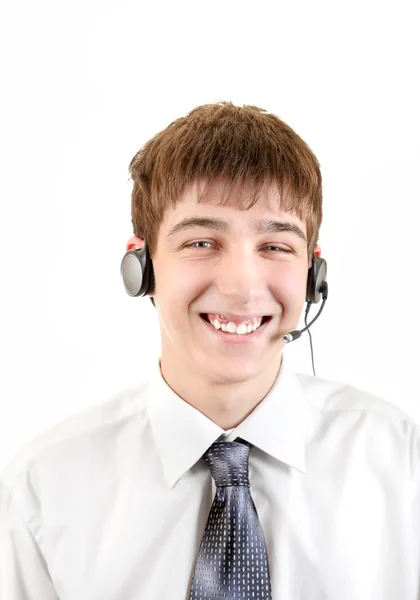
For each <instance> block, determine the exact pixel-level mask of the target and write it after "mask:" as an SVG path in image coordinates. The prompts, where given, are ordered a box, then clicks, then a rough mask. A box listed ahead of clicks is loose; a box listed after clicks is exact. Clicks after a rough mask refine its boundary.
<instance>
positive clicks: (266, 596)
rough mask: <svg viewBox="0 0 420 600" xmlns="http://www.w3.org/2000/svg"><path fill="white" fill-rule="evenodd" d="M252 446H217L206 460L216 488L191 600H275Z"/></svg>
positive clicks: (205, 456)
mask: <svg viewBox="0 0 420 600" xmlns="http://www.w3.org/2000/svg"><path fill="white" fill-rule="evenodd" d="M251 446H252V445H251V444H249V443H248V442H246V441H245V440H242V439H241V438H238V440H237V441H235V442H219V441H217V442H214V443H213V444H212V445H211V446H210V448H209V449H208V450H207V452H205V454H204V456H203V458H204V460H205V461H206V463H207V466H208V468H209V469H210V473H211V475H212V477H213V479H214V481H215V483H216V495H215V497H214V500H213V504H212V507H211V510H210V514H209V517H208V520H207V524H206V528H205V530H204V535H203V539H202V541H201V546H200V550H199V553H198V558H197V562H196V565H195V570H194V574H193V578H192V584H191V590H190V600H204V599H205V600H210V599H213V600H218V599H224V600H231V599H232V600H233V599H235V600H240V599H241V600H248V599H249V600H262V599H263V600H271V583H270V570H269V565H268V559H267V550H266V546H265V539H264V533H263V530H262V527H261V524H260V521H259V519H258V514H257V511H256V508H255V505H254V501H253V500H252V497H251V493H250V489H249V479H248V458H249V451H250V447H251Z"/></svg>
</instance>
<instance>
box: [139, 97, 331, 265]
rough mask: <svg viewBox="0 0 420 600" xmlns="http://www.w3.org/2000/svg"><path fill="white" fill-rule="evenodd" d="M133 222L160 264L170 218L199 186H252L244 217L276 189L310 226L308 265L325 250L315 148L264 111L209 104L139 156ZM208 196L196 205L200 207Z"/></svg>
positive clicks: (169, 129) (174, 124)
mask: <svg viewBox="0 0 420 600" xmlns="http://www.w3.org/2000/svg"><path fill="white" fill-rule="evenodd" d="M129 172H130V175H131V178H132V180H133V183H134V185H133V191H132V198H131V216H132V224H133V230H134V235H136V236H139V237H141V238H143V239H145V240H146V243H147V246H148V248H149V252H150V256H151V257H153V255H154V252H155V249H156V243H157V235H158V231H159V226H160V223H161V221H162V218H163V215H164V212H165V210H166V208H167V207H168V206H169V203H172V206H173V207H175V206H176V202H177V200H178V199H179V197H180V195H181V194H182V191H183V189H184V187H185V185H186V184H188V183H190V182H191V181H193V180H196V179H197V180H203V181H204V180H206V181H207V182H208V183H210V184H211V183H212V181H214V180H216V179H222V178H223V179H224V180H227V181H228V182H230V184H231V185H230V187H229V193H228V195H227V196H226V195H225V194H223V195H222V196H221V199H220V203H219V205H225V204H227V202H228V201H229V197H230V191H231V190H232V187H233V186H234V185H235V184H236V183H242V182H247V183H251V184H252V186H251V187H252V189H253V190H254V193H253V195H252V197H251V198H250V202H249V203H248V204H246V203H245V198H243V200H242V201H241V206H239V207H238V208H240V209H241V210H246V209H248V208H251V207H252V206H254V205H255V204H256V202H257V201H258V199H259V197H260V196H259V194H260V193H261V191H263V189H264V188H265V186H266V185H270V184H272V183H275V184H277V187H278V190H279V194H280V199H281V203H282V204H283V198H284V195H283V191H284V190H286V191H287V192H288V193H287V198H288V204H287V206H284V207H283V209H284V210H286V211H291V212H294V213H295V214H296V215H297V216H298V218H300V219H301V220H302V221H304V222H305V221H306V227H307V239H308V259H309V264H312V255H313V251H314V248H315V246H316V244H317V243H318V235H319V228H320V226H321V222H322V178H321V172H320V168H319V163H318V161H317V159H316V157H315V155H314V154H313V152H312V151H311V149H310V148H309V146H308V145H307V144H306V143H305V142H304V141H303V140H302V139H301V138H300V137H299V136H298V135H297V134H296V133H295V132H294V131H293V129H291V127H289V126H288V125H287V124H286V123H284V122H283V121H281V120H280V119H279V118H278V117H277V116H276V115H273V114H269V113H267V111H265V110H264V109H262V108H258V107H257V106H250V105H244V106H242V107H240V106H235V105H234V104H232V102H217V103H214V104H204V105H203V106H198V107H197V108H194V109H193V110H192V111H191V112H189V113H188V114H187V115H186V116H185V117H181V118H179V119H176V120H175V121H173V122H172V123H171V124H170V125H168V127H166V129H164V130H163V131H161V132H159V133H157V134H156V135H155V136H154V137H153V138H152V139H150V140H149V141H148V142H147V143H146V144H145V145H144V146H143V147H142V148H141V149H140V150H139V151H138V152H137V154H136V155H135V156H134V157H133V159H132V161H131V163H130V166H129ZM202 199H203V196H202V195H200V197H199V198H197V202H201V200H202Z"/></svg>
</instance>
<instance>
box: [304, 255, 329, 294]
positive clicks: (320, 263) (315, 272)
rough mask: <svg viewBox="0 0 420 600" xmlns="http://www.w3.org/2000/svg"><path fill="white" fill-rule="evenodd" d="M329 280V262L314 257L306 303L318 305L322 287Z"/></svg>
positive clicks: (307, 286) (309, 272)
mask: <svg viewBox="0 0 420 600" xmlns="http://www.w3.org/2000/svg"><path fill="white" fill-rule="evenodd" d="M326 279H327V261H326V260H325V259H324V258H319V257H318V256H316V254H314V255H313V257H312V266H311V268H310V269H308V281H307V285H306V302H310V303H311V304H317V303H318V302H319V301H320V300H321V296H322V294H321V292H320V289H321V286H322V284H323V283H324V281H326Z"/></svg>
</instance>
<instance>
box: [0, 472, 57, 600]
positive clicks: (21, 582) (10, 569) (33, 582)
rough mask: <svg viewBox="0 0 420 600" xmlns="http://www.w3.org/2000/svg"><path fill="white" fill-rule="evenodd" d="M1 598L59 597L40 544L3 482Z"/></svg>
mask: <svg viewBox="0 0 420 600" xmlns="http://www.w3.org/2000/svg"><path fill="white" fill-rule="evenodd" d="M0 600H59V597H58V595H57V592H56V591H55V589H54V586H53V583H52V581H51V577H50V574H49V572H48V566H47V563H46V561H45V557H44V555H43V554H42V552H41V549H40V547H39V544H38V543H37V541H36V540H35V538H34V536H33V535H32V533H31V531H30V530H29V528H28V527H27V525H26V523H25V521H24V520H23V518H22V516H21V514H20V512H19V510H18V508H17V506H16V505H15V504H14V501H13V497H12V495H11V492H10V490H9V489H8V488H7V486H6V485H4V484H3V483H2V482H1V481H0Z"/></svg>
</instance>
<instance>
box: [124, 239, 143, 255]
mask: <svg viewBox="0 0 420 600" xmlns="http://www.w3.org/2000/svg"><path fill="white" fill-rule="evenodd" d="M143 246H144V240H143V239H142V238H140V237H137V236H136V235H133V236H132V237H131V238H130V239H129V240H128V242H127V246H126V252H128V251H129V250H133V249H134V248H136V249H137V248H143Z"/></svg>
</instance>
